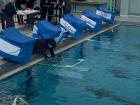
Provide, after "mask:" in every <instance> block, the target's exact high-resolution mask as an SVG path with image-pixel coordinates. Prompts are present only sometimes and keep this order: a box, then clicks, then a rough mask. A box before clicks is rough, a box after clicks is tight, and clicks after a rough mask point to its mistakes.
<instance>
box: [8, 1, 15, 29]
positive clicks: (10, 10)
mask: <svg viewBox="0 0 140 105" xmlns="http://www.w3.org/2000/svg"><path fill="white" fill-rule="evenodd" d="M14 2H15V0H10V2H9V3H8V4H7V5H6V6H5V14H6V27H7V28H9V27H15V24H14V15H16V9H15V7H14Z"/></svg>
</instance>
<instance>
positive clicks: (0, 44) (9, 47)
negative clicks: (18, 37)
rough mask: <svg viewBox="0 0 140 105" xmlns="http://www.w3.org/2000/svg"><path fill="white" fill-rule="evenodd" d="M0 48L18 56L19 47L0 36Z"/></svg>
mask: <svg viewBox="0 0 140 105" xmlns="http://www.w3.org/2000/svg"><path fill="white" fill-rule="evenodd" d="M0 50H1V51H3V52H5V53H7V54H9V55H14V56H18V55H19V53H20V50H21V48H19V47H16V46H14V45H12V44H10V43H8V42H6V41H5V40H3V39H1V38H0Z"/></svg>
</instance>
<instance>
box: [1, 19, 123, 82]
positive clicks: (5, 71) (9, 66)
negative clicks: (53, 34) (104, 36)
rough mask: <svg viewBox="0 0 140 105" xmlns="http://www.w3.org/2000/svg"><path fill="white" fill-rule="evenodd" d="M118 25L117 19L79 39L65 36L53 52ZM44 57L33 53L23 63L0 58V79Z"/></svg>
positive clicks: (61, 50)
mask: <svg viewBox="0 0 140 105" xmlns="http://www.w3.org/2000/svg"><path fill="white" fill-rule="evenodd" d="M118 25H120V22H119V21H116V22H114V25H107V24H103V26H102V29H101V31H99V32H97V33H91V32H89V31H86V32H85V33H84V35H82V37H81V38H80V39H79V40H73V39H71V38H67V39H66V40H64V41H63V42H60V43H58V44H57V48H56V49H55V54H59V53H61V52H63V51H65V50H67V49H69V48H72V47H74V46H76V45H78V44H80V43H82V42H85V41H87V40H88V39H90V38H92V37H95V36H97V35H99V34H101V33H103V32H105V31H108V30H112V29H113V28H115V27H117V26H118ZM44 59H45V58H44V57H43V56H41V55H33V56H32V58H31V60H30V62H29V63H27V64H23V63H14V62H9V61H6V60H4V59H2V58H0V80H3V79H6V78H8V77H10V76H12V75H14V74H16V73H18V72H21V71H23V70H24V69H26V68H29V67H32V66H33V65H35V64H37V63H39V62H41V61H43V60H44Z"/></svg>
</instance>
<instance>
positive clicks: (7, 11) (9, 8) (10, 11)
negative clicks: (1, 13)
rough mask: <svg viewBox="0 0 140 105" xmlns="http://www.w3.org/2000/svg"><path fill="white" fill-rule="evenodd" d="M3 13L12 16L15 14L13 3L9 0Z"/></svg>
mask: <svg viewBox="0 0 140 105" xmlns="http://www.w3.org/2000/svg"><path fill="white" fill-rule="evenodd" d="M5 14H6V16H13V15H15V14H16V9H15V7H14V5H13V4H12V3H11V2H9V3H8V4H7V5H6V6H5Z"/></svg>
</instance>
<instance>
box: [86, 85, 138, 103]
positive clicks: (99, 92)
mask: <svg viewBox="0 0 140 105" xmlns="http://www.w3.org/2000/svg"><path fill="white" fill-rule="evenodd" d="M85 90H86V91H87V92H90V93H92V94H93V95H95V96H96V98H97V99H102V98H109V99H111V100H113V101H117V102H121V103H124V104H125V105H126V104H127V105H139V104H137V103H136V102H133V101H131V100H130V99H128V98H126V97H123V96H119V95H116V94H115V93H114V92H111V91H108V90H105V89H102V88H101V89H98V88H95V87H94V86H86V87H85Z"/></svg>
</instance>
